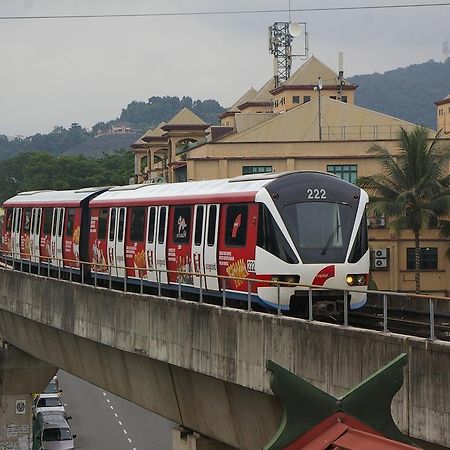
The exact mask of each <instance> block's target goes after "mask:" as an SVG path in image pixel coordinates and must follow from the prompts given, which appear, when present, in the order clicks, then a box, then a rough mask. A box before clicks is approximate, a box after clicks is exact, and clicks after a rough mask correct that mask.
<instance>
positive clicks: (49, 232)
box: [1, 171, 370, 315]
mask: <svg viewBox="0 0 450 450" xmlns="http://www.w3.org/2000/svg"><path fill="white" fill-rule="evenodd" d="M367 203H368V195H367V193H366V192H365V191H364V190H362V189H360V188H359V187H358V186H356V185H353V184H351V183H348V182H346V181H344V180H342V179H340V178H339V177H337V176H335V175H333V174H330V173H326V172H318V171H294V172H283V173H278V174H277V173H269V174H260V175H244V176H240V177H236V178H230V179H220V180H206V181H189V182H183V183H172V184H134V185H127V186H117V187H102V188H85V189H78V190H66V191H45V190H44V191H33V192H23V193H20V194H17V195H16V196H14V197H12V198H11V199H9V200H7V201H5V202H4V204H3V208H4V210H5V218H4V221H3V228H2V244H1V249H2V255H3V258H6V259H7V260H8V261H9V262H11V261H12V262H16V263H17V262H20V263H21V264H25V265H29V268H30V271H31V270H32V269H33V270H34V268H36V267H37V266H39V267H41V266H47V267H48V268H49V269H51V270H53V271H54V270H58V272H61V273H66V274H67V273H68V272H70V274H71V276H72V274H73V275H75V274H80V273H81V272H82V271H87V274H86V275H87V276H89V275H90V277H91V279H92V277H93V276H95V280H96V281H97V280H109V281H110V282H111V281H112V282H121V283H122V284H123V283H125V284H127V283H129V284H130V285H132V284H141V285H142V284H143V285H144V286H145V287H146V289H147V288H148V289H149V290H151V289H156V288H158V289H161V286H162V287H163V288H164V290H165V291H175V292H176V291H178V289H182V290H183V291H186V292H189V293H192V294H193V295H199V294H200V291H201V293H202V294H204V295H207V296H209V297H210V298H212V299H213V300H214V298H220V297H221V296H222V295H223V293H224V291H225V292H226V296H227V299H232V300H235V301H237V302H240V301H243V302H251V303H252V304H253V305H255V306H256V305H258V306H259V307H261V308H264V309H268V310H278V311H290V312H292V313H298V314H302V313H304V312H305V311H307V309H308V301H309V299H310V297H309V295H310V294H309V292H310V290H308V288H307V287H305V286H307V285H313V286H315V287H316V288H317V289H316V288H315V289H314V291H313V308H314V312H315V313H316V314H328V315H336V314H338V313H339V311H342V309H343V302H344V298H345V299H346V300H347V302H348V307H349V308H350V309H357V308H359V307H361V306H363V305H364V303H365V302H366V297H367V295H366V292H365V291H366V290H367V286H368V280H369V266H370V259H369V247H368V233H367V219H366V205H367ZM49 271H50V270H49ZM347 289H348V290H349V291H350V292H349V293H348V295H344V294H343V290H347ZM202 294H200V295H202Z"/></svg>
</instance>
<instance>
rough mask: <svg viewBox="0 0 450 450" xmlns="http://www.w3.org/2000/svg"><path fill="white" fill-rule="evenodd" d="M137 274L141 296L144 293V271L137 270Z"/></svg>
mask: <svg viewBox="0 0 450 450" xmlns="http://www.w3.org/2000/svg"><path fill="white" fill-rule="evenodd" d="M139 274H140V275H141V294H143V293H144V271H143V270H140V269H139Z"/></svg>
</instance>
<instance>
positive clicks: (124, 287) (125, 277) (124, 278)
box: [123, 264, 127, 292]
mask: <svg viewBox="0 0 450 450" xmlns="http://www.w3.org/2000/svg"><path fill="white" fill-rule="evenodd" d="M124 270H125V272H124V275H123V292H127V266H126V264H125V269H124Z"/></svg>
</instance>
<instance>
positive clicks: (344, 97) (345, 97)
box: [341, 95, 347, 103]
mask: <svg viewBox="0 0 450 450" xmlns="http://www.w3.org/2000/svg"><path fill="white" fill-rule="evenodd" d="M341 102H344V103H347V96H346V95H343V96H342V97H341Z"/></svg>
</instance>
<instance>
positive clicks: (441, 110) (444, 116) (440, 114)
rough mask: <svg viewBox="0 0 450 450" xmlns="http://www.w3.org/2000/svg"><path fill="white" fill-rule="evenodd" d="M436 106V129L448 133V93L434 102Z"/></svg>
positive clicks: (449, 127)
mask: <svg viewBox="0 0 450 450" xmlns="http://www.w3.org/2000/svg"><path fill="white" fill-rule="evenodd" d="M434 104H435V105H436V106H437V110H436V116H437V129H438V130H442V133H444V134H450V94H448V95H447V97H445V98H444V99H442V100H439V101H438V102H435V103H434Z"/></svg>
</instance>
